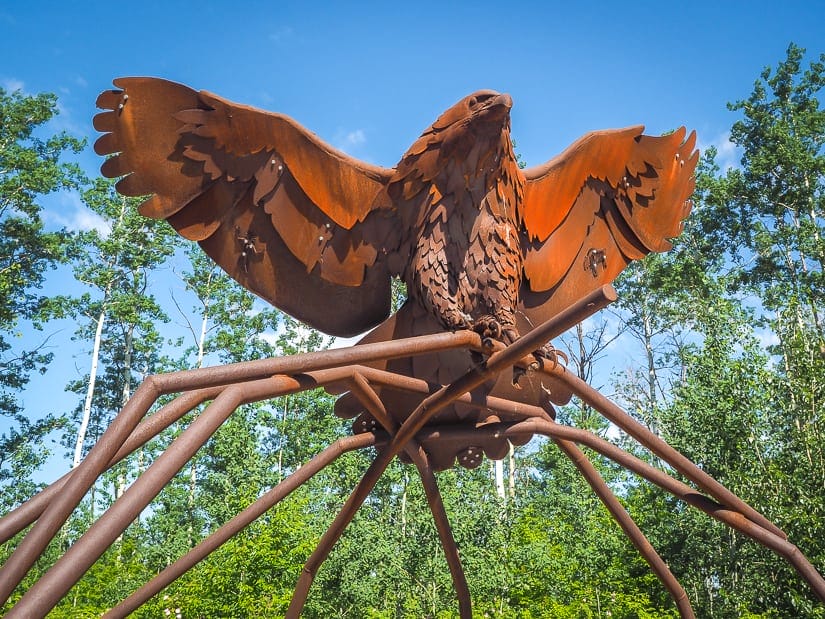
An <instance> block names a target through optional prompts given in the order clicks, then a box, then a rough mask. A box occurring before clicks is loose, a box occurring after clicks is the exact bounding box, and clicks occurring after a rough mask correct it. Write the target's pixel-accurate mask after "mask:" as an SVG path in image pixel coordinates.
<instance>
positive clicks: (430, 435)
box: [418, 419, 825, 602]
mask: <svg viewBox="0 0 825 619" xmlns="http://www.w3.org/2000/svg"><path fill="white" fill-rule="evenodd" d="M480 433H490V435H491V436H504V437H511V436H512V437H518V436H523V435H524V434H543V435H545V436H547V437H549V438H560V439H564V440H569V441H573V442H576V443H579V444H581V445H587V446H588V447H590V448H591V449H593V450H595V451H597V452H598V453H600V454H601V455H603V456H605V457H606V458H609V459H611V460H613V461H614V462H616V463H617V464H619V465H620V466H622V467H624V468H626V469H628V470H630V471H632V472H634V473H636V474H637V475H639V476H640V477H642V478H644V479H646V480H647V481H649V482H651V483H653V484H655V485H657V486H659V487H660V488H662V489H663V490H665V491H666V492H669V493H670V494H672V495H673V496H674V497H676V498H677V499H680V500H682V501H684V502H685V503H687V504H688V505H691V506H692V507H695V508H696V509H699V510H701V511H703V512H705V513H706V514H708V515H709V516H711V517H712V518H714V519H716V520H718V521H720V522H722V523H724V524H726V525H727V526H729V527H731V528H732V529H734V530H736V531H739V532H740V533H743V534H744V535H747V536H748V537H750V538H751V539H753V540H754V541H756V542H757V543H759V544H760V545H762V546H764V547H765V548H768V549H769V550H772V551H773V552H775V553H776V554H777V555H779V556H781V557H783V558H785V559H786V560H787V561H788V563H790V564H791V565H792V566H793V568H794V569H795V570H796V571H797V573H798V574H799V575H800V576H801V577H802V578H803V579H804V580H805V582H807V583H808V584H809V585H810V587H811V589H812V590H813V592H814V594H815V595H816V596H817V598H818V599H819V600H820V601H822V602H825V579H823V578H822V575H820V573H819V572H818V571H817V570H816V568H814V566H813V565H811V563H810V561H808V559H807V558H806V557H805V555H804V554H802V552H801V551H800V550H799V548H797V547H796V546H795V545H794V544H793V543H791V542H789V541H788V540H787V539H786V538H785V537H782V536H780V535H777V534H776V533H774V532H773V531H771V530H769V529H766V528H764V527H762V526H760V525H759V524H757V523H755V522H753V521H752V520H749V519H748V518H746V517H745V516H743V515H742V514H741V513H740V512H738V511H736V510H733V509H730V507H728V506H725V505H721V504H719V503H717V502H716V501H713V500H712V499H710V498H708V497H706V496H704V495H703V494H701V493H699V492H697V491H696V490H695V489H694V488H691V487H690V486H688V485H687V484H685V483H683V482H681V481H678V480H676V479H674V478H672V477H670V476H669V475H668V474H667V473H665V472H664V471H662V470H660V469H657V468H656V467H654V466H652V465H650V464H648V463H647V462H644V461H643V460H640V459H639V458H637V457H636V456H634V455H632V454H630V453H628V452H626V451H624V450H623V449H621V448H620V447H617V446H616V445H614V444H612V443H610V442H608V441H605V440H604V439H602V438H599V437H598V436H595V435H594V434H592V433H590V432H588V431H586V430H582V429H580V428H573V427H570V426H564V425H560V424H558V423H555V422H550V421H546V420H542V419H528V420H525V421H520V422H517V423H515V424H506V423H503V424H490V425H489V426H484V427H483V428H476V429H471V428H460V429H455V430H452V429H440V430H431V431H426V432H422V433H420V434H419V435H418V440H419V441H421V442H422V443H424V444H426V443H427V442H428V441H431V440H438V439H440V438H442V437H449V438H451V439H452V440H456V439H458V440H461V439H462V438H464V437H467V438H470V437H477V436H478V435H479V434H480ZM496 433H498V434H496Z"/></svg>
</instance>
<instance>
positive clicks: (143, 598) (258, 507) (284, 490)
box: [103, 433, 386, 619]
mask: <svg viewBox="0 0 825 619" xmlns="http://www.w3.org/2000/svg"><path fill="white" fill-rule="evenodd" d="M384 440H386V439H384ZM377 442H380V440H377V437H376V435H375V434H372V433H364V434H357V435H355V436H347V437H344V438H340V439H338V440H337V441H335V442H334V443H332V444H331V445H330V446H329V447H327V448H326V449H324V450H323V451H321V452H320V453H319V454H318V455H316V456H315V457H314V458H312V459H311V460H309V461H308V462H307V463H305V464H304V465H303V466H301V467H300V468H298V469H297V470H295V472H293V473H292V474H291V475H290V476H289V477H287V478H286V479H284V480H283V481H281V482H280V483H279V484H278V485H277V486H275V487H273V488H272V489H270V490H269V491H268V492H266V493H265V494H264V495H263V496H261V498H259V499H258V500H257V501H255V502H254V503H253V504H252V505H250V506H249V507H247V508H246V509H244V510H243V511H242V512H241V513H239V514H238V515H237V516H235V517H234V518H232V519H231V520H230V521H229V522H227V523H226V524H224V525H223V526H221V527H220V528H218V529H217V530H215V531H214V532H213V533H211V534H210V535H209V536H208V537H207V538H205V539H204V540H202V541H201V542H200V543H199V544H198V545H197V546H195V547H194V548H193V549H192V550H190V551H189V552H187V553H186V554H185V555H183V556H182V557H181V558H180V559H178V560H177V561H175V562H174V563H172V565H170V566H168V567H167V568H166V569H164V570H163V571H161V572H160V573H159V574H158V575H157V576H155V577H154V578H153V579H152V580H150V581H149V582H148V583H146V584H145V585H143V586H142V587H141V588H140V589H138V590H137V591H135V592H134V593H132V594H131V595H130V596H129V597H127V598H126V599H125V600H123V601H122V602H121V603H120V604H118V605H117V606H115V607H114V608H113V609H111V610H110V611H109V612H107V613H106V614H105V615H103V616H104V617H106V618H110V619H114V618H116V617H125V616H127V615H128V614H129V613H131V612H134V611H135V610H137V608H138V607H140V606H141V605H143V604H144V603H146V602H147V601H148V600H149V599H150V598H152V596H154V595H156V594H158V593H160V591H162V590H163V589H164V588H165V587H167V586H168V585H169V584H171V583H172V582H174V581H175V580H177V579H178V578H180V577H181V576H182V575H183V574H185V573H186V572H187V571H189V570H190V569H192V568H193V567H194V566H195V565H197V564H198V563H199V562H200V561H202V560H203V559H205V558H206V557H207V556H208V555H210V554H211V553H212V552H214V551H215V550H217V549H218V548H219V547H220V546H221V545H222V544H224V543H226V541H228V540H229V539H230V538H231V537H233V536H234V535H236V534H237V533H239V532H240V531H242V530H243V529H244V528H246V527H247V526H249V525H250V524H251V523H252V522H253V521H254V520H255V519H257V518H258V517H260V516H261V515H262V514H264V513H265V512H266V511H267V510H269V509H271V508H272V507H273V506H275V505H276V504H278V503H279V502H280V501H282V500H283V499H284V498H286V497H287V496H288V495H289V494H290V493H292V492H293V491H294V490H295V489H296V488H298V487H300V486H301V485H302V484H304V483H306V482H307V481H309V479H311V478H312V477H313V476H314V475H315V474H316V473H317V472H318V471H320V470H321V469H323V468H324V467H326V466H327V465H329V464H331V463H332V462H334V461H335V460H336V459H338V457H339V456H341V455H343V454H345V453H347V452H350V451H353V450H355V449H363V448H364V447H371V446H373V445H375V444H376V443H377Z"/></svg>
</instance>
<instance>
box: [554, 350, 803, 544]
mask: <svg viewBox="0 0 825 619" xmlns="http://www.w3.org/2000/svg"><path fill="white" fill-rule="evenodd" d="M551 374H552V375H553V376H555V377H556V378H557V379H559V380H561V381H562V382H563V383H564V384H565V385H567V387H568V388H570V390H571V391H572V392H573V393H575V394H576V395H577V396H579V398H581V400H582V401H583V402H585V403H586V404H588V405H589V406H591V407H593V408H594V409H595V410H597V411H599V412H600V413H601V414H602V415H604V417H605V418H607V419H608V420H610V421H611V422H613V423H614V424H616V425H617V426H618V427H620V428H621V429H622V430H624V431H625V432H627V433H628V434H629V435H630V436H632V437H633V438H635V439H636V440H637V441H639V443H641V444H642V445H643V446H645V447H647V448H648V449H649V450H650V451H651V452H653V453H654V454H656V455H657V456H658V457H659V458H661V459H662V460H664V461H665V462H666V463H667V464H669V465H670V466H672V467H673V468H674V469H676V470H677V471H679V472H680V473H681V474H682V475H684V476H685V477H687V478H688V479H690V480H691V481H692V482H694V483H695V484H696V485H697V486H699V487H700V488H702V489H703V490H704V491H705V492H707V493H708V494H709V495H711V496H712V497H713V498H714V499H716V500H717V501H719V502H720V503H722V504H724V505H727V506H728V507H731V508H733V509H735V510H736V511H738V512H740V513H741V514H742V515H744V516H745V517H746V518H747V519H748V520H751V521H753V522H755V523H756V524H758V525H759V526H760V527H762V528H763V529H768V530H769V531H772V532H773V533H774V534H776V535H778V536H780V537H782V538H784V539H787V538H788V536H787V535H786V534H785V532H784V531H782V529H780V528H779V527H777V526H776V525H775V524H774V523H772V522H771V521H770V520H768V519H767V518H766V517H765V516H763V515H762V514H760V513H759V512H758V511H756V510H755V509H754V508H753V507H751V506H750V505H748V504H747V503H745V501H743V500H742V499H740V498H739V497H738V496H736V495H735V494H734V493H733V492H731V491H730V490H728V489H727V488H725V487H724V486H723V485H722V484H720V483H719V482H718V481H716V480H715V479H714V478H713V477H711V476H710V475H708V474H707V473H706V472H705V471H703V470H702V469H700V468H699V467H698V466H696V464H694V463H693V462H691V461H690V460H689V459H688V458H687V457H686V456H684V455H683V454H682V453H681V452H679V451H677V450H676V449H674V448H673V447H671V446H670V445H668V444H667V443H666V442H665V441H663V440H662V439H661V438H659V437H658V436H656V435H655V434H654V433H653V432H651V431H650V430H648V429H647V428H646V427H645V426H643V425H642V424H641V423H639V422H638V421H636V420H635V419H633V418H632V417H631V416H630V415H628V414H627V413H626V412H625V411H623V410H622V409H621V408H620V407H619V406H617V405H616V404H614V403H613V402H611V401H610V400H609V399H607V398H606V397H605V396H603V395H602V394H601V393H599V392H598V391H596V390H595V389H593V387H591V386H590V385H588V384H587V383H586V382H584V381H583V380H582V379H580V378H579V377H578V376H576V375H575V374H573V373H572V372H569V371H567V370H566V369H565V368H563V367H561V366H558V365H557V366H555V367H554V368H552V370H551Z"/></svg>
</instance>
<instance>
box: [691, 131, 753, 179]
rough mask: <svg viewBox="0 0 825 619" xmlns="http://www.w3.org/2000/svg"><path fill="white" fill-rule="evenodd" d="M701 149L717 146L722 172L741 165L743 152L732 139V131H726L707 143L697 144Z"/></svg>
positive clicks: (717, 158)
mask: <svg viewBox="0 0 825 619" xmlns="http://www.w3.org/2000/svg"><path fill="white" fill-rule="evenodd" d="M697 146H698V147H699V150H700V151H702V152H704V151H705V150H707V148H708V147H710V146H714V147H715V148H716V163H717V164H718V165H719V168H720V169H721V170H722V172H727V171H728V170H730V169H733V168H738V167H739V160H740V159H741V156H742V155H741V152H740V149H739V147H738V146H737V145H736V144H734V143H733V142H731V141H730V131H725V132H724V133H723V134H721V135H719V136H717V137H716V138H715V139H713V140H711V141H710V142H709V143H707V144H703V143H699V144H697Z"/></svg>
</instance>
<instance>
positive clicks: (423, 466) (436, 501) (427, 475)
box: [349, 373, 473, 619]
mask: <svg viewBox="0 0 825 619" xmlns="http://www.w3.org/2000/svg"><path fill="white" fill-rule="evenodd" d="M349 387H350V391H351V392H352V393H353V394H354V395H355V396H356V397H357V398H358V400H359V401H360V402H361V403H362V404H363V405H364V407H365V408H366V409H367V411H369V413H370V414H371V415H372V416H373V417H374V418H375V419H377V420H378V422H379V423H380V424H381V425H382V426H383V428H384V429H385V430H386V431H387V432H389V433H390V435H392V434H393V433H394V432H395V431H396V429H397V424H396V423H395V421H394V420H393V418H392V417H391V416H390V415H389V414H388V413H387V410H386V408H385V407H384V403H383V402H382V401H381V399H380V398H379V397H378V394H377V393H375V390H374V389H373V388H372V387H371V386H370V384H369V383H368V382H367V381H366V379H365V378H364V376H363V375H362V374H359V373H355V374H353V377H352V380H351V381H349ZM404 449H405V451H406V452H407V454H409V456H410V459H411V460H412V461H413V463H414V464H415V466H416V468H417V469H418V474H419V476H420V477H421V483H422V485H423V486H424V494H425V495H426V497H427V504H428V505H429V506H430V511H431V512H432V514H433V520H434V521H435V528H436V530H437V531H438V537H439V539H440V540H441V547H442V549H443V550H444V557H445V559H446V560H447V565H448V567H449V568H450V577H451V578H452V580H453V588H454V589H455V592H456V596H457V597H458V613H459V616H460V617H461V619H471V618H472V616H473V605H472V600H471V598H470V588H469V587H468V586H467V577H466V576H465V575H464V568H463V567H462V565H461V558H460V557H459V555H458V547H457V546H456V543H455V539H454V538H453V531H452V528H451V527H450V521H449V519H448V518H447V511H446V510H445V509H444V501H443V500H442V499H441V493H440V492H439V490H438V483H437V481H436V479H435V474H434V473H433V470H432V467H431V466H430V461H429V458H428V457H427V453H426V452H425V451H424V449H423V448H422V447H421V445H420V444H419V442H418V441H417V440H415V439H413V440H411V441H410V442H409V444H408V445H407V446H406V447H405V448H404Z"/></svg>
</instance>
